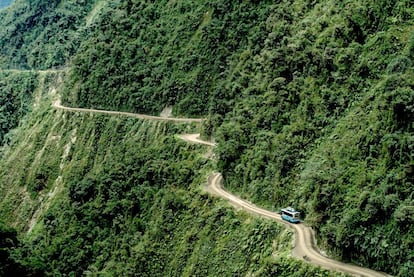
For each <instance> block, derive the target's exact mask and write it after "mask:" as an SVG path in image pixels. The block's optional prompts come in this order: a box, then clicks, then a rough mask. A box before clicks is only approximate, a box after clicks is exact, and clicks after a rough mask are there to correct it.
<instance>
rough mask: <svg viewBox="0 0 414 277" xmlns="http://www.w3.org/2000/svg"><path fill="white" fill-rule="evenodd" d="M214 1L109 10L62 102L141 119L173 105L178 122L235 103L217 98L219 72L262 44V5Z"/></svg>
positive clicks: (264, 11) (133, 3)
mask: <svg viewBox="0 0 414 277" xmlns="http://www.w3.org/2000/svg"><path fill="white" fill-rule="evenodd" d="M221 2H222V1H197V2H191V1H180V2H170V1H156V2H136V1H123V2H122V3H119V4H118V5H113V6H112V7H111V8H108V10H106V13H105V14H104V15H103V16H102V17H101V18H100V22H99V23H97V24H96V25H95V26H94V28H93V29H92V35H91V36H90V37H89V38H88V39H87V40H85V41H84V42H83V43H82V46H81V48H80V51H79V54H77V55H76V57H75V59H74V61H73V68H72V76H71V80H70V81H69V82H68V84H67V89H66V91H65V95H64V100H65V101H66V103H68V104H70V105H76V106H83V107H96V108H106V109H116V110H129V111H139V112H147V113H159V112H160V111H161V110H162V107H163V106H164V105H175V109H174V111H175V113H178V114H185V115H203V114H206V113H207V111H209V109H213V108H214V109H217V108H218V107H217V106H218V105H219V106H223V108H224V107H225V105H226V103H225V100H227V99H231V98H233V97H234V95H232V96H230V97H229V96H228V95H227V93H226V94H225V95H217V94H221V93H222V92H219V91H218V90H219V89H220V85H221V83H220V82H221V81H224V80H225V79H226V78H227V76H228V74H229V73H230V71H228V70H230V69H226V68H227V67H229V66H235V64H233V63H234V62H235V61H236V60H237V56H238V55H239V54H240V53H241V51H242V49H244V48H246V47H247V46H249V45H250V46H255V47H259V46H260V45H261V44H262V43H263V39H264V38H263V37H261V36H257V34H258V33H260V32H261V29H263V24H260V25H257V24H256V22H258V21H259V22H260V21H264V20H265V18H266V15H267V14H268V13H269V11H268V5H267V4H262V3H252V2H249V1H239V2H237V1H236V2H237V3H236V2H234V1H233V2H226V3H225V4H223V3H221ZM164 7H167V8H164ZM236 18H237V20H234V19H236ZM253 35H254V36H255V37H250V36H253ZM249 38H250V39H249Z"/></svg>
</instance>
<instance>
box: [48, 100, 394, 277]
mask: <svg viewBox="0 0 414 277" xmlns="http://www.w3.org/2000/svg"><path fill="white" fill-rule="evenodd" d="M53 107H54V108H56V109H60V110H65V111H71V112H82V113H97V114H108V115H121V116H128V117H134V118H140V119H150V120H158V121H172V122H187V123H193V122H202V121H203V119H199V118H173V117H160V116H151V115H145V114H135V113H129V112H118V111H108V110H97V109H86V108H71V107H65V106H62V105H61V104H60V101H55V102H54V103H53ZM178 137H179V138H180V139H181V140H183V141H186V142H188V143H195V144H203V145H206V146H210V147H215V146H216V144H215V143H213V142H209V141H204V140H202V139H200V135H199V134H180V135H178ZM222 181H223V177H222V175H221V173H217V172H213V173H211V174H210V176H209V177H208V182H207V191H208V192H209V193H211V194H213V195H216V196H219V197H221V198H224V199H226V200H228V201H229V202H230V203H231V204H232V205H233V206H235V207H238V208H240V209H243V210H245V211H247V212H249V213H251V214H254V215H258V216H262V217H265V218H268V219H271V220H275V221H278V222H280V223H282V224H285V225H287V226H288V227H290V228H292V229H293V230H294V231H295V247H294V249H293V250H292V254H293V256H294V257H296V258H299V259H302V260H305V261H306V262H309V263H312V264H315V265H317V266H321V267H322V268H325V269H329V270H334V271H338V272H343V273H348V274H351V275H354V276H367V277H384V276H391V275H388V274H386V273H383V272H378V271H374V270H371V269H368V268H364V267H359V266H356V265H352V264H346V263H343V262H339V261H336V260H333V259H330V258H328V257H325V256H323V255H322V254H321V253H320V252H319V251H318V249H317V247H316V244H315V236H314V233H313V230H312V228H310V227H308V226H306V225H305V224H304V223H300V224H291V223H288V222H286V221H284V220H282V218H281V216H280V214H278V213H275V212H272V211H268V210H265V209H262V208H259V207H257V206H256V205H254V204H252V203H250V202H248V201H246V200H243V199H241V198H239V197H238V196H236V195H234V194H231V193H229V192H228V191H226V190H224V189H223V187H222Z"/></svg>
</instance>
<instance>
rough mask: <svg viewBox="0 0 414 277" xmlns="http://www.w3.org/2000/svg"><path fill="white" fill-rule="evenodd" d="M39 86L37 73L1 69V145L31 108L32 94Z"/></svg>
mask: <svg viewBox="0 0 414 277" xmlns="http://www.w3.org/2000/svg"><path fill="white" fill-rule="evenodd" d="M37 87H38V76H37V74H36V73H33V72H25V73H16V72H7V71H0V146H1V145H2V144H3V143H4V139H5V135H6V134H7V133H8V132H9V131H10V130H11V129H12V128H14V127H16V126H17V124H18V123H19V120H20V119H21V118H22V117H23V116H24V115H25V114H26V113H27V112H28V111H29V110H30V104H31V103H32V94H33V92H34V91H35V88H37Z"/></svg>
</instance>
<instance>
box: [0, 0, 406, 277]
mask: <svg viewBox="0 0 414 277" xmlns="http://www.w3.org/2000/svg"><path fill="white" fill-rule="evenodd" d="M46 2H50V1H32V2H31V3H32V6H31V8H28V9H26V10H25V12H24V13H23V12H22V11H23V9H21V10H20V12H22V13H23V14H22V16H21V17H19V20H21V21H19V20H14V19H16V17H17V14H18V13H19V12H18V11H19V9H20V8H19V7H23V1H20V2H16V6H15V7H16V9H15V10H14V13H8V14H5V13H0V19H1V20H0V22H5V23H4V25H5V26H6V28H0V43H2V44H1V45H0V46H1V50H0V53H1V55H2V56H1V57H0V64H3V65H4V66H5V67H27V66H29V67H40V68H42V67H50V66H60V65H62V64H64V63H65V62H66V61H69V60H70V63H68V65H70V67H71V71H70V74H69V77H67V78H65V79H64V83H65V88H64V91H63V101H64V102H65V103H66V104H69V105H72V106H82V107H88V108H89V107H91V108H106V109H113V110H125V111H139V112H146V113H153V114H156V113H159V112H160V111H161V109H162V108H163V106H166V105H168V106H171V105H173V106H174V110H173V112H174V113H175V114H177V115H195V116H200V117H202V116H206V117H207V120H206V121H205V122H204V123H203V128H204V130H203V132H202V133H203V136H205V137H213V138H214V139H215V140H216V141H217V142H218V147H217V148H216V150H215V151H216V157H217V158H218V162H217V167H218V168H217V169H218V170H219V171H221V172H222V173H223V175H224V180H225V186H226V187H227V188H228V189H230V190H232V191H235V192H237V193H239V194H241V195H242V196H243V197H245V198H248V199H250V200H252V201H254V202H256V203H259V204H261V205H263V206H266V207H268V208H270V209H278V208H280V207H282V206H287V205H293V206H294V207H296V208H298V209H300V210H301V211H302V214H303V215H304V217H305V220H306V221H307V222H308V223H309V224H310V225H312V226H313V227H314V228H315V230H316V231H317V234H318V237H319V239H318V241H319V242H321V245H320V246H321V247H323V248H326V249H327V250H328V251H329V252H330V253H332V254H333V255H336V256H338V257H341V258H343V259H344V260H348V261H355V262H357V263H359V264H362V265H365V266H369V267H372V268H374V269H378V270H383V271H386V272H389V273H391V274H393V275H397V276H409V275H410V273H411V272H413V271H414V269H413V265H414V260H413V259H414V256H413V255H412V249H413V248H414V247H413V237H414V234H413V228H412V223H413V208H412V207H413V195H414V194H413V182H414V179H413V172H414V158H413V155H412V153H413V147H414V144H413V143H414V139H413V135H412V134H413V131H414V126H413V124H414V123H413V122H414V91H413V87H414V84H413V80H414V75H413V63H414V59H413V58H414V31H413V28H412V26H413V23H414V22H413V14H414V6H413V4H412V3H411V2H412V1H408V0H402V1H389V0H382V1H373V0H369V1H355V0H347V1H337V0H324V1H310V0H309V1H308V0H298V1H277V3H275V2H274V1H221V0H220V1H219V0H214V1H166V0H165V1H133V0H129V1H60V2H59V1H53V3H52V4H51V5H46ZM69 2H70V4H68V3H69ZM19 5H20V6H19ZM69 7H70V9H69ZM39 10H43V11H44V12H43V13H42V14H41V15H39V14H38V12H39ZM55 11H60V12H61V13H62V14H63V15H62V16H61V17H60V16H58V17H54V16H55V15H56V12H55ZM35 15H37V16H35ZM34 18H36V19H37V18H38V19H39V20H40V21H33V19H34ZM54 18H55V19H56V20H54ZM69 19H70V20H69ZM72 19H73V20H72ZM83 19H85V20H83ZM31 20H32V21H31ZM56 22H57V23H56ZM59 22H60V23H62V24H60V23H59ZM56 26H60V28H61V31H57V30H59V28H55V27H56ZM44 30H49V31H47V32H46V31H44ZM50 30H52V31H50ZM48 35H50V40H49V39H46V38H47V37H48ZM28 49H33V51H32V52H30V51H29V52H30V53H29V52H28ZM54 49H57V51H55V50H54ZM59 51H60V52H59ZM59 53H60V54H59ZM45 57H46V58H45ZM12 86H14V85H12ZM19 91H20V90H19ZM44 111H45V112H44V113H43V114H42V113H37V114H36V115H35V116H34V118H33V119H32V120H33V121H30V122H31V123H30V124H29V125H27V126H28V127H27V130H31V132H30V134H32V135H25V136H24V135H18V134H16V136H17V139H16V140H14V142H13V143H12V144H11V146H10V147H11V148H10V149H12V150H10V151H11V152H10V154H7V156H6V158H5V159H4V160H3V161H2V166H3V169H4V170H3V169H2V171H1V173H0V174H2V175H1V178H3V180H4V181H2V186H4V185H5V184H7V185H10V186H11V187H13V188H14V190H13V191H14V192H15V191H17V192H18V193H9V194H7V193H5V194H3V195H2V196H1V197H2V198H1V199H3V200H2V201H3V202H2V209H1V210H0V211H1V213H2V216H4V218H6V219H7V220H8V222H13V224H14V225H15V226H16V227H17V229H18V230H19V231H22V230H26V229H27V228H28V224H27V220H28V219H29V218H34V219H36V218H37V214H35V213H34V211H36V210H39V209H40V210H41V211H42V212H41V213H39V214H40V217H38V218H39V220H38V221H36V222H40V223H38V224H35V227H34V229H33V230H32V232H33V236H35V234H36V235H38V236H39V237H38V239H37V240H33V244H32V245H31V246H30V249H31V251H34V252H31V253H35V255H33V257H35V258H34V259H36V257H42V258H41V259H48V260H53V261H54V263H52V264H51V265H50V268H49V270H51V272H53V270H62V271H64V272H70V271H73V270H76V268H80V269H79V270H82V271H83V270H89V271H90V272H101V273H107V274H109V272H117V273H119V274H121V275H122V274H123V273H126V272H127V271H128V270H132V271H133V270H136V271H140V272H143V274H144V272H147V274H160V275H173V273H172V271H171V272H167V271H166V270H167V269H168V268H171V270H174V272H178V273H182V274H187V275H191V274H195V275H208V274H210V275H215V274H216V275H217V274H218V273H223V272H219V269H221V268H223V267H219V266H215V268H216V269H217V270H216V269H214V270H213V269H211V268H207V269H206V268H203V267H202V265H205V263H203V262H202V260H201V259H203V258H205V259H206V260H205V261H209V262H210V264H211V265H217V264H219V262H218V260H214V259H215V257H216V255H215V254H216V253H227V254H228V253H230V252H225V251H224V250H226V251H227V248H228V249H230V250H234V249H236V248H232V246H233V245H234V244H236V245H237V243H236V242H235V241H233V240H232V239H230V238H232V237H234V238H239V239H238V240H237V241H240V240H242V241H243V239H244V238H245V237H247V236H250V235H251V233H249V232H250V230H251V228H252V227H253V228H254V227H255V226H261V227H260V228H262V229H263V232H265V233H263V234H261V236H262V237H263V236H264V237H266V239H265V241H268V238H270V237H271V236H273V234H274V235H275V236H276V237H278V235H277V234H278V232H279V230H278V227H271V228H270V227H269V226H268V225H266V224H267V223H263V222H261V221H257V222H256V221H254V222H248V220H244V219H239V220H240V222H241V223H240V226H239V227H237V228H234V229H231V228H230V230H231V231H228V230H229V229H228V227H232V226H233V225H232V224H233V223H232V222H233V221H232V220H233V217H232V215H230V210H227V209H225V210H226V215H225V216H223V222H222V223H223V225H224V226H225V227H223V229H221V228H220V226H215V227H217V228H218V229H219V233H218V236H217V237H214V239H213V236H212V232H211V231H210V230H213V226H214V220H213V219H212V218H216V217H217V214H219V213H221V211H220V209H214V207H215V205H210V204H211V203H210V201H211V200H209V199H207V198H205V196H200V195H199V194H196V193H195V191H196V189H195V187H196V184H200V182H202V180H203V178H202V177H201V176H202V175H203V174H204V175H205V174H206V173H207V171H205V172H204V173H200V172H198V171H199V170H202V168H204V166H205V165H206V164H207V165H208V168H213V167H214V165H212V164H210V162H207V161H205V160H203V159H202V158H200V157H199V156H200V155H201V152H200V151H201V150H200V149H201V148H200V147H195V146H184V144H181V145H180V144H177V143H178V142H177V141H176V140H175V139H174V138H173V137H172V135H173V134H175V133H176V132H178V131H183V130H184V129H182V128H184V127H182V126H181V127H172V125H164V124H158V125H157V124H153V123H149V122H139V123H137V122H135V121H131V122H129V121H125V122H124V121H123V120H119V119H116V120H115V119H113V120H109V119H108V118H107V117H95V116H91V117H90V118H89V117H88V116H77V115H69V114H67V115H65V117H67V118H66V119H65V120H66V121H62V122H61V121H53V120H52V118H51V114H50V112H49V111H46V110H44ZM58 114H59V116H61V115H60V113H58ZM69 118H70V119H69ZM59 120H63V119H59ZM135 124H136V125H135ZM167 126H168V127H167ZM170 128H171V129H170ZM75 129H76V132H75V131H74V130H75ZM27 130H26V131H27ZM114 130H117V132H114ZM133 130H134V131H133ZM168 130H170V131H171V132H170V131H168ZM135 131H136V132H139V133H140V135H139V139H138V138H133V137H134V136H133V135H131V137H130V138H127V137H125V135H128V134H129V133H130V132H132V133H133V132H135ZM185 131H189V130H185ZM22 132H25V131H22ZM53 132H57V134H56V135H55V134H53ZM25 134H27V133H25ZM86 134H87V135H86ZM74 136H76V137H77V140H76V143H74V144H73V147H75V148H76V145H78V147H80V146H79V145H81V147H80V148H79V149H77V150H73V149H75V148H71V149H72V150H71V151H69V152H68V154H67V156H66V154H65V153H66V152H65V151H64V148H65V146H67V145H70V142H71V139H70V138H71V137H74ZM141 137H142V138H141ZM154 138H159V139H158V140H159V142H157V143H155V142H153V140H154ZM12 141H13V140H12ZM137 143H138V146H137V145H136V144H137ZM133 145H135V146H133ZM173 145H174V146H173ZM181 147H183V148H181ZM192 147H194V149H193V148H192ZM54 149H55V150H54ZM129 149H131V151H132V152H131V151H130V150H129ZM179 149H185V150H182V151H183V152H180V151H181V150H179ZM192 151H195V152H194V153H197V154H194V153H193V154H191V152H192ZM26 152H27V153H26ZM13 153H14V154H13ZM50 153H53V155H52V154H50ZM56 153H58V155H56ZM64 154H65V155H64ZM192 155H197V157H196V156H192ZM149 156H151V157H153V158H151V159H149V158H148V157H149ZM20 157H24V158H20ZM46 157H47V158H46ZM62 157H64V158H62ZM16 161H17V162H16ZM62 162H63V164H64V165H65V166H64V170H62V169H61V164H62ZM14 171H15V173H13V172H14ZM3 172H8V173H10V174H6V173H3ZM22 172H24V174H23V173H22ZM26 172H27V173H26ZM204 175H203V177H205V176H204ZM59 176H61V177H62V179H61V180H63V181H56V180H60V179H59ZM186 180H188V181H186ZM60 182H63V183H60ZM190 183H191V184H190ZM62 184H63V185H62ZM53 187H60V188H61V190H62V191H63V192H64V193H58V194H57V195H59V196H60V197H61V199H60V200H61V201H55V202H54V201H51V202H50V203H51V204H50V205H49V204H41V203H48V201H39V199H40V197H42V196H43V197H45V198H47V199H48V196H45V195H47V194H46V192H47V191H49V190H50V189H52V188H53ZM189 187H190V193H189V194H187V193H185V191H187V190H188V188H189ZM23 188H24V189H23ZM141 188H142V190H141ZM136 190H137V191H136ZM13 195H17V196H18V197H19V198H17V196H16V198H14V196H13ZM143 195H144V196H143ZM171 195H177V197H174V198H170V197H171ZM6 196H7V197H6ZM147 196H148V197H147ZM134 197H135V198H134ZM140 197H141V198H144V199H145V201H144V202H142V201H141V202H138V203H140V204H139V209H138V208H137V209H138V210H134V209H135V208H134V205H133V204H132V203H136V200H135V199H136V198H140ZM45 198H43V199H45ZM16 199H25V201H23V202H22V204H21V205H20V206H19V208H18V209H15V206H14V203H15V202H16V201H17V200H16ZM148 199H150V201H147V200H148ZM108 200H113V201H108ZM99 201H100V202H99ZM144 203H145V205H144ZM206 203H207V204H206ZM141 204H142V205H143V206H142V205H141ZM42 205H43V206H42ZM48 205H49V206H48ZM203 205H205V206H203ZM199 206H202V207H204V208H201V209H195V208H194V207H199ZM3 207H4V209H3ZM193 208H194V209H193ZM47 210H48V211H50V215H48V217H47V218H49V219H47V218H46V216H45V212H46V211H47ZM125 210H126V211H127V212H126V214H125V213H123V212H124V211H125ZM169 210H171V212H170V211H169ZM57 211H64V212H62V213H60V212H57ZM97 211H99V212H97ZM121 211H122V212H121ZM160 211H163V212H160ZM212 211H214V212H212ZM197 212H199V213H200V214H199V215H200V216H201V218H204V219H203V220H205V222H204V221H200V222H202V223H200V222H198V223H197V224H198V225H195V226H197V227H196V228H197V230H198V229H201V230H202V231H204V232H205V233H203V232H199V233H197V235H200V237H196V238H194V236H192V235H194V234H193V233H195V230H191V231H189V230H187V229H188V228H187V229H185V227H188V226H189V225H190V224H189V223H190V216H189V214H194V213H197ZM209 213H213V214H209ZM149 214H151V215H152V214H154V215H155V216H154V218H152V217H151V220H154V221H151V220H149V219H148V215H149ZM145 216H147V217H145ZM200 216H199V217H198V218H200ZM210 216H211V217H210ZM237 216H238V215H237ZM141 217H142V218H145V220H144V221H141V220H137V219H136V218H141ZM45 218H46V219H45ZM95 218H98V219H99V220H98V223H99V222H102V225H99V224H98V223H95V221H93V220H92V219H95ZM176 218H177V219H179V220H178V221H177V222H175V221H174V220H175V219H176ZM42 220H43V221H42ZM200 220H201V219H200ZM78 222H80V223H79V225H78ZM90 222H92V223H90ZM131 222H132V223H131ZM154 222H157V223H154ZM97 224H98V225H97ZM244 224H246V225H244ZM257 224H258V225H257ZM261 224H264V225H261ZM49 225H50V226H52V227H50V226H49ZM55 225H56V226H55ZM62 226H63V227H62ZM84 226H87V227H84ZM184 226H185V227H184ZM266 226H267V227H266ZM268 227H269V228H268ZM47 228H51V230H52V231H53V232H58V234H59V235H58V236H55V233H53V232H52V233H50V234H47V235H46V234H45V233H44V230H47ZM56 228H57V229H56ZM59 228H61V229H59ZM163 228H165V230H167V231H168V232H167V231H165V230H164V229H163ZM273 228H275V229H273ZM225 230H227V231H225ZM266 230H267V231H266ZM138 231H139V232H138ZM137 232H138V233H139V235H138V234H136V233H137ZM225 232H230V233H225ZM266 232H267V233H266ZM166 233H170V238H172V239H171V240H168V239H167V238H165V237H164V236H163V235H165V234H166ZM74 234H75V235H74ZM91 234H92V236H93V237H95V236H98V238H99V239H98V240H94V239H92V238H90V237H89V238H88V235H89V236H91ZM123 234H124V235H125V236H124V235H123ZM226 234H229V239H228V240H226V236H227V235H226ZM140 236H142V237H140ZM201 236H202V237H201ZM73 237H80V238H82V240H79V241H74V240H73ZM253 237H255V236H253ZM187 238H188V240H186V239H187ZM207 238H208V239H207ZM255 238H256V239H257V240H256V241H259V239H258V237H255ZM180 239H182V240H184V241H185V242H186V243H184V244H183V246H179V245H178V243H177V240H180ZM207 240H211V241H213V243H211V244H208V243H207ZM131 241H132V245H133V246H130V242H131ZM150 242H151V243H150ZM169 243H170V244H169ZM176 243H177V244H176ZM127 245H128V247H129V248H128V247H127ZM240 245H246V244H240ZM84 246H85V248H82V247H84ZM186 247H188V248H186ZM269 247H270V246H269V245H267V246H263V248H260V249H257V248H251V249H250V250H249V251H252V253H254V254H252V255H253V256H254V255H256V254H257V255H258V256H259V257H261V255H263V257H264V256H267V257H268V255H267V254H263V253H269V251H270V250H269V249H270V248H269ZM33 249H36V250H33ZM42 249H45V251H44V252H42ZM96 249H98V250H96ZM99 249H101V250H102V251H101V250H99ZM107 249H111V251H109V252H108V251H106V250H107ZM118 249H119V251H120V252H117V251H118ZM166 249H167V250H166ZM170 249H171V253H178V254H177V255H173V257H169V256H168V255H167V254H166V253H169V252H168V251H169V250H170ZM237 249H240V248H237ZM104 250H105V251H104ZM65 251H69V252H68V253H66V252H65ZM186 251H187V252H186ZM191 251H194V252H191ZM223 251H224V252H223ZM238 251H239V250H234V251H233V252H231V253H235V254H234V257H233V256H232V257H230V258H228V257H226V258H228V260H229V261H232V262H231V263H230V262H229V263H228V264H226V267H225V269H226V270H229V271H227V272H226V273H223V274H224V275H226V274H228V275H231V274H234V275H237V274H238V273H240V272H237V268H242V271H243V272H246V270H245V269H246V268H252V271H254V272H252V273H255V272H258V274H259V273H260V272H263V274H264V275H267V274H269V275H270V274H279V275H282V276H284V275H285V276H286V275H289V274H292V272H301V273H302V270H303V271H306V272H312V270H313V269H303V268H306V266H304V265H303V264H301V263H299V262H298V263H296V262H292V261H291V260H289V259H287V260H286V259H284V258H283V257H282V258H280V257H279V259H277V260H276V261H275V260H270V261H269V262H267V260H266V261H264V260H263V259H261V258H260V259H259V260H260V262H259V263H258V265H254V264H255V263H254V262H253V258H252V257H251V256H250V254H249V255H247V256H248V258H246V255H245V253H244V252H243V251H241V252H238ZM261 251H262V252H261ZM112 252H114V253H117V256H115V255H114V256H111V255H112V254H111V253H112ZM61 253H64V254H61ZM105 253H106V254H105ZM249 253H250V252H249ZM258 253H259V254H258ZM227 256H228V255H227ZM116 257H132V258H126V259H125V260H122V259H120V258H116ZM147 257H148V259H149V260H146V259H147ZM218 257H220V261H223V260H226V258H224V259H223V256H220V254H219V255H218ZM138 258H139V259H138ZM265 259H267V258H265ZM184 261H185V262H184ZM190 261H191V262H190ZM213 261H214V262H213ZM82 262H84V264H82ZM274 263H275V264H276V265H282V266H279V267H277V266H276V267H273V265H274ZM241 264H242V265H241ZM269 264H270V266H269ZM124 265H125V266H124ZM283 265H285V266H283ZM140 266H142V267H140ZM286 268H287V269H286ZM285 269H286V270H285ZM123 270H125V271H123ZM197 270H200V271H197ZM201 270H202V271H201ZM210 270H212V271H210ZM233 270H234V271H233ZM128 272H129V271H128ZM77 273H79V272H77ZM298 274H299V273H298ZM312 274H313V273H312ZM316 274H317V273H315V274H314V275H316ZM321 274H324V273H321ZM303 275H305V274H303ZM301 276H302V275H301Z"/></svg>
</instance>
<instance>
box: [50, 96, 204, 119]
mask: <svg viewBox="0 0 414 277" xmlns="http://www.w3.org/2000/svg"><path fill="white" fill-rule="evenodd" d="M53 107H55V108H57V109H61V110H65V111H72V112H82V113H97V114H109V115H123V116H128V117H135V118H140V119H151V120H159V121H173V122H186V123H192V122H202V121H203V119H201V118H179V117H178V118H177V117H161V116H153V115H146V114H137V113H129V112H117V111H106V110H97V109H85V108H70V107H65V106H62V105H61V104H60V101H59V100H57V101H55V102H54V103H53Z"/></svg>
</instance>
